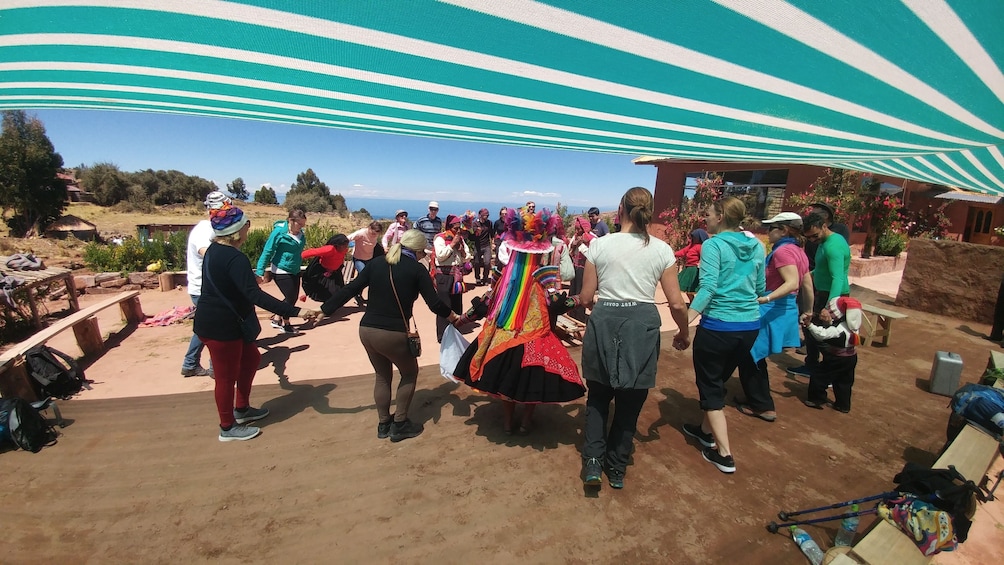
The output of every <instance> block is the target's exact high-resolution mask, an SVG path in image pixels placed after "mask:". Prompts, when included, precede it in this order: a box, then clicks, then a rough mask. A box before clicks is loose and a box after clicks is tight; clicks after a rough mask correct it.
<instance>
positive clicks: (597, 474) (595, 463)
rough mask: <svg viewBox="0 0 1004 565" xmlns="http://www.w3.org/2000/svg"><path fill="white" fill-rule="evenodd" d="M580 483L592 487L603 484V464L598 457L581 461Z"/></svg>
mask: <svg viewBox="0 0 1004 565" xmlns="http://www.w3.org/2000/svg"><path fill="white" fill-rule="evenodd" d="M582 484H584V485H590V486H594V487H595V486H600V485H601V484H603V466H602V465H600V460H599V459H597V458H595V457H590V458H589V459H584V460H583V461H582Z"/></svg>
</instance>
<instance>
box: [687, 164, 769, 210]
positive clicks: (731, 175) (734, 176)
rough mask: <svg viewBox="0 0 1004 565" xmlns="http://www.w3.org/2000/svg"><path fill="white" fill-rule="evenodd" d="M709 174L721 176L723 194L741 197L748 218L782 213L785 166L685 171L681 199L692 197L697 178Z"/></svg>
mask: <svg viewBox="0 0 1004 565" xmlns="http://www.w3.org/2000/svg"><path fill="white" fill-rule="evenodd" d="M711 174H717V175H720V176H721V177H722V185H723V188H724V194H725V195H726V196H735V197H737V198H739V199H740V200H742V201H743V203H744V204H746V212H747V214H749V216H750V217H751V218H755V219H758V220H763V219H766V218H771V217H773V216H775V215H776V214H779V213H781V212H782V206H783V205H784V192H785V189H786V188H787V186H788V169H763V170H751V171H724V172H707V173H705V172H694V173H687V180H686V184H685V185H684V190H683V196H684V198H685V199H688V198H693V196H694V188H695V187H696V186H697V181H698V180H699V179H702V178H704V176H705V175H711Z"/></svg>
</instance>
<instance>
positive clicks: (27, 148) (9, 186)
mask: <svg viewBox="0 0 1004 565" xmlns="http://www.w3.org/2000/svg"><path fill="white" fill-rule="evenodd" d="M0 123H2V133H0V207H2V208H3V209H4V211H5V212H6V211H8V210H13V211H14V214H13V215H12V216H11V217H10V218H8V219H7V225H8V226H9V227H10V229H11V234H13V235H19V236H30V235H37V234H39V233H41V231H42V230H44V229H45V228H46V227H47V226H48V225H49V224H51V223H52V222H54V221H55V220H56V219H58V218H59V216H60V215H62V213H63V210H64V209H65V208H66V183H65V182H64V181H63V180H62V179H60V178H59V176H58V173H59V170H60V168H61V167H62V166H63V158H62V157H61V156H60V155H59V153H56V151H55V148H54V147H53V145H52V142H51V141H49V138H48V136H46V135H45V126H44V125H43V124H42V122H41V120H39V119H38V118H36V117H34V116H32V117H29V116H28V115H27V114H26V113H25V112H24V111H22V110H7V111H4V112H3V119H2V122H0Z"/></svg>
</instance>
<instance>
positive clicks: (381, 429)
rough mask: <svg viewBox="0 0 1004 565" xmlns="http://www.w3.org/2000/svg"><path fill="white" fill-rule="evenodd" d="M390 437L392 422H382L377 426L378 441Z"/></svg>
mask: <svg viewBox="0 0 1004 565" xmlns="http://www.w3.org/2000/svg"><path fill="white" fill-rule="evenodd" d="M389 437H390V422H380V423H379V424H377V439H385V438H389Z"/></svg>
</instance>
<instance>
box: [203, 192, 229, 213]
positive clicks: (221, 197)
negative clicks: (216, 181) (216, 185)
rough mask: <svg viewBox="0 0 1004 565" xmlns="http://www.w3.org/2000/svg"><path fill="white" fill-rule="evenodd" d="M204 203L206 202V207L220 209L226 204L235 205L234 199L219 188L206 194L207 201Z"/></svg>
mask: <svg viewBox="0 0 1004 565" xmlns="http://www.w3.org/2000/svg"><path fill="white" fill-rule="evenodd" d="M203 204H205V206H206V209H208V210H219V209H220V208H223V207H224V206H231V205H233V200H230V197H229V196H227V195H226V194H223V193H222V192H220V191H218V190H214V191H212V192H210V193H209V194H207V195H206V201H205V202H203Z"/></svg>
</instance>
